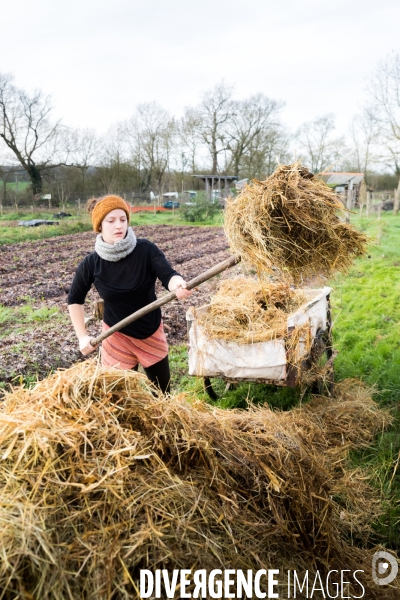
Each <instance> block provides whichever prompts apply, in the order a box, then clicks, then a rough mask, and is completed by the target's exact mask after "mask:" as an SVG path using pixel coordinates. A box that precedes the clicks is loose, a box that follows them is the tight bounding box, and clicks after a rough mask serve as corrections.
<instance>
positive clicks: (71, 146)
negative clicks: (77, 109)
mask: <svg viewBox="0 0 400 600" xmlns="http://www.w3.org/2000/svg"><path fill="white" fill-rule="evenodd" d="M66 147H67V150H68V154H69V156H70V161H71V163H72V164H73V165H74V167H75V168H77V169H79V171H80V173H81V186H80V188H81V190H80V193H81V194H82V196H84V195H85V180H86V174H87V172H88V170H89V168H90V167H91V166H94V164H95V162H96V161H97V160H98V158H99V154H100V140H99V138H98V136H97V134H96V132H95V131H94V129H75V130H71V131H69V134H68V136H67V142H66Z"/></svg>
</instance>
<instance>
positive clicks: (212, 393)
mask: <svg viewBox="0 0 400 600" xmlns="http://www.w3.org/2000/svg"><path fill="white" fill-rule="evenodd" d="M203 384H204V390H205V392H206V393H207V394H208V396H209V397H210V398H211V400H218V399H219V398H222V396H223V395H224V394H225V393H226V392H227V391H229V390H230V389H231V387H232V386H234V385H235V384H232V383H229V382H228V383H227V384H226V386H225V389H224V391H223V393H222V394H220V395H218V394H217V392H216V391H215V390H214V388H213V386H212V383H211V380H210V378H209V377H203Z"/></svg>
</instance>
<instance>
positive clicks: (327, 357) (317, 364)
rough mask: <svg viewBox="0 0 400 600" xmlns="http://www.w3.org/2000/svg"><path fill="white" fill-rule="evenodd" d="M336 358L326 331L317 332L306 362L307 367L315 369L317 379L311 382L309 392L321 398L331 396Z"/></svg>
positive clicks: (330, 338)
mask: <svg viewBox="0 0 400 600" xmlns="http://www.w3.org/2000/svg"><path fill="white" fill-rule="evenodd" d="M335 356H336V353H334V351H333V348H332V337H331V335H330V332H329V330H328V331H321V330H320V331H317V335H316V336H315V340H314V343H313V345H312V348H311V351H310V356H309V359H308V361H307V363H308V367H309V368H310V369H311V370H312V369H316V371H317V378H316V379H315V380H314V381H313V382H312V384H311V386H310V391H311V393H312V394H318V395H321V396H333V391H334V381H335V374H334V369H333V360H334V358H335Z"/></svg>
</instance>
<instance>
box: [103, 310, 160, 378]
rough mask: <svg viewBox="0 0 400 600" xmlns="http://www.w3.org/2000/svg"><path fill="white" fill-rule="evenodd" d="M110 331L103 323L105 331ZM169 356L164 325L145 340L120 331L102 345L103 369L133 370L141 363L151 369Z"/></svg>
mask: <svg viewBox="0 0 400 600" xmlns="http://www.w3.org/2000/svg"><path fill="white" fill-rule="evenodd" d="M108 329H110V327H109V326H108V325H106V324H105V323H104V322H103V331H107V330H108ZM167 354H168V342H167V338H166V337H165V333H164V327H163V323H162V321H161V323H160V327H159V328H158V329H157V331H156V332H155V333H153V335H151V336H150V337H148V338H146V339H145V340H138V339H136V338H133V337H131V336H129V335H125V334H124V333H121V332H120V331H116V332H115V333H113V334H112V335H110V337H108V338H106V339H105V340H103V342H102V345H101V364H102V366H103V367H119V368H120V369H132V368H133V367H136V365H137V364H138V363H140V364H141V365H142V366H143V367H151V366H152V365H155V364H156V363H158V362H159V361H160V360H162V359H163V358H165V357H166V356H167Z"/></svg>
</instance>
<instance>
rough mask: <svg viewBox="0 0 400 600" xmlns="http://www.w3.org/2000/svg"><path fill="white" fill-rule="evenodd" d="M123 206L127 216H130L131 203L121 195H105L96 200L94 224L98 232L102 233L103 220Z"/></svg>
mask: <svg viewBox="0 0 400 600" xmlns="http://www.w3.org/2000/svg"><path fill="white" fill-rule="evenodd" d="M116 208H121V209H122V210H124V211H125V213H126V218H127V219H128V223H129V218H130V209H129V204H128V203H127V202H125V200H123V199H122V198H121V197H120V196H104V198H102V199H101V200H99V201H98V202H96V204H95V206H94V208H93V210H92V224H93V229H94V231H96V233H100V231H101V230H100V225H101V222H102V220H103V219H104V218H105V217H106V216H107V215H108V213H109V212H111V211H112V210H115V209H116Z"/></svg>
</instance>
